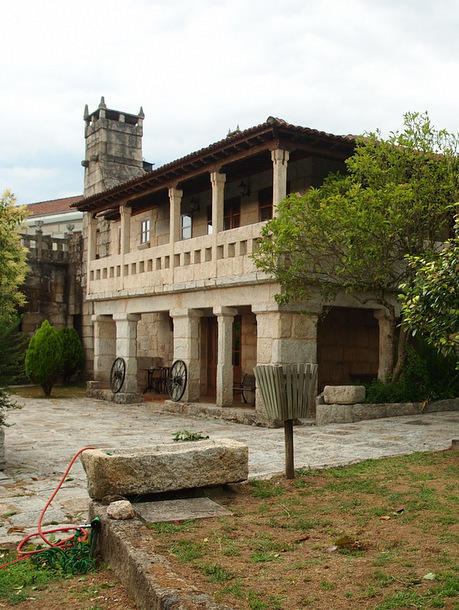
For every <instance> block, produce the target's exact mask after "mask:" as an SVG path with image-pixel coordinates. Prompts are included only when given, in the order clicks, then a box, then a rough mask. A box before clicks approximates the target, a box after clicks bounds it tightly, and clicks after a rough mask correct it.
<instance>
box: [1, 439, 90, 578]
mask: <svg viewBox="0 0 459 610" xmlns="http://www.w3.org/2000/svg"><path fill="white" fill-rule="evenodd" d="M88 449H96V447H83V449H80V450H79V451H77V452H76V453H75V455H74V456H73V458H72V459H71V460H70V463H69V465H68V466H67V470H66V471H65V473H64V474H63V476H62V478H61V480H60V481H59V483H58V485H57V487H56V489H55V490H54V491H53V493H52V494H51V497H50V498H49V500H48V501H47V502H46V504H45V507H44V508H43V510H42V511H41V513H40V517H39V518H38V531H37V532H34V533H33V534H29V535H28V536H26V537H25V538H24V539H23V540H21V542H20V543H19V544H18V546H17V549H16V551H17V553H18V555H19V557H17V558H16V559H15V560H14V561H10V562H9V563H5V564H3V565H1V566H0V570H1V569H2V568H5V567H6V566H10V565H12V564H13V563H17V562H18V561H22V560H23V559H27V558H28V557H31V556H32V555H37V554H38V553H42V552H43V549H37V550H35V551H24V550H23V546H24V545H25V544H26V543H27V542H28V541H29V540H30V539H31V538H34V537H35V536H40V538H41V539H42V540H43V542H45V543H46V544H47V545H48V546H50V547H53V548H61V549H63V550H65V548H66V547H67V545H68V544H69V543H70V541H72V540H73V539H74V536H75V535H72V536H69V537H68V538H65V539H64V540H59V541H58V542H56V543H53V542H51V541H50V540H48V539H47V538H46V537H45V534H54V533H55V532H70V531H78V530H80V531H81V535H80V536H79V538H78V540H79V541H80V542H83V541H84V540H86V539H87V537H88V532H87V531H86V528H89V527H90V525H86V526H84V525H80V526H76V525H72V526H68V527H58V528H57V529H52V530H45V531H43V529H42V527H41V524H42V521H43V518H44V516H45V513H46V511H47V510H48V508H49V506H50V504H51V502H52V501H53V500H54V498H55V496H56V494H57V492H58V491H59V489H60V488H61V487H62V484H63V483H64V481H65V479H66V478H67V475H68V473H69V472H70V469H71V468H72V466H73V464H74V462H75V460H76V459H77V457H78V456H79V455H80V454H81V453H83V451H87V450H88Z"/></svg>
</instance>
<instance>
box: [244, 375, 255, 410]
mask: <svg viewBox="0 0 459 610" xmlns="http://www.w3.org/2000/svg"><path fill="white" fill-rule="evenodd" d="M241 385H242V390H241V394H242V400H243V401H244V402H245V403H246V404H249V405H252V406H253V405H254V404H255V375H251V374H250V373H246V374H245V375H244V377H243V378H242V384H241Z"/></svg>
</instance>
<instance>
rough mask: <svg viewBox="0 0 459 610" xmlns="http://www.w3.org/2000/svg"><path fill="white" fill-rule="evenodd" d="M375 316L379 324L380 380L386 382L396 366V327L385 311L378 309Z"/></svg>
mask: <svg viewBox="0 0 459 610" xmlns="http://www.w3.org/2000/svg"><path fill="white" fill-rule="evenodd" d="M373 315H374V317H375V318H376V319H377V320H378V323H379V354H378V379H379V380H380V381H386V379H387V376H388V375H389V373H390V372H391V371H392V368H393V366H394V326H393V324H392V322H391V320H390V318H389V316H388V313H387V312H386V311H385V310H384V309H376V310H375V311H374V312H373Z"/></svg>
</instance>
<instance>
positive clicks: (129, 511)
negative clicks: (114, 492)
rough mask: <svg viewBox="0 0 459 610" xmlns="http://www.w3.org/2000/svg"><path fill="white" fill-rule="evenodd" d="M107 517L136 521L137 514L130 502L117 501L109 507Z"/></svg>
mask: <svg viewBox="0 0 459 610" xmlns="http://www.w3.org/2000/svg"><path fill="white" fill-rule="evenodd" d="M107 516H108V517H110V519H134V517H135V513H134V508H133V507H132V504H131V503H130V502H129V500H117V501H116V502H111V504H109V506H107Z"/></svg>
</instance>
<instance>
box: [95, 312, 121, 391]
mask: <svg viewBox="0 0 459 610" xmlns="http://www.w3.org/2000/svg"><path fill="white" fill-rule="evenodd" d="M91 319H92V321H93V324H94V381H105V382H106V381H108V380H109V377H110V370H111V367H112V364H113V361H114V360H115V358H116V327H115V323H114V322H113V319H112V317H111V316H100V315H93V316H91Z"/></svg>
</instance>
